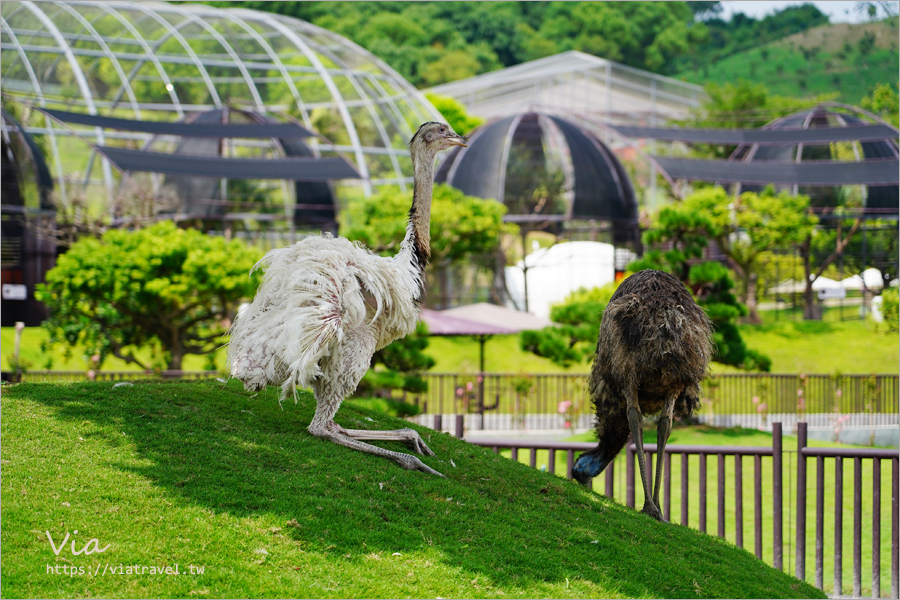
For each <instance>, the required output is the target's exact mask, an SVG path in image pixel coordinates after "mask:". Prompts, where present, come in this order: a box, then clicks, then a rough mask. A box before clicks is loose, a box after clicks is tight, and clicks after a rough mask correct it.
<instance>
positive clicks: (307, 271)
mask: <svg viewBox="0 0 900 600" xmlns="http://www.w3.org/2000/svg"><path fill="white" fill-rule="evenodd" d="M404 250H406V251H404ZM410 259H411V255H410V253H409V251H408V248H404V249H403V250H401V252H400V253H399V254H398V255H397V256H395V257H391V258H385V257H381V256H377V255H375V254H372V253H371V252H369V251H368V250H366V249H365V248H362V247H360V246H359V245H358V244H354V243H353V242H350V241H349V240H347V239H344V238H334V237H332V236H331V235H330V234H325V235H323V236H321V237H309V238H306V239H304V240H301V241H300V242H297V243H296V244H294V245H292V246H288V247H287V248H279V249H276V250H272V251H270V252H269V253H267V254H266V255H265V256H264V257H263V258H262V260H260V261H259V263H257V265H256V267H254V269H258V268H262V269H264V270H265V274H264V276H263V281H262V284H261V285H260V287H259V290H258V291H257V293H256V297H255V298H254V300H253V303H252V304H250V306H248V307H247V308H246V309H245V310H244V311H242V312H241V314H240V315H239V316H238V318H236V319H235V322H234V325H233V326H232V329H231V343H230V344H229V349H228V362H229V365H230V367H231V374H232V376H234V377H236V378H237V379H240V380H241V381H243V382H244V386H245V388H247V389H250V390H258V389H260V388H262V387H263V386H265V385H266V384H267V383H280V384H281V398H282V400H283V399H285V398H287V396H288V395H289V394H291V393H293V391H294V390H295V389H296V387H297V386H299V387H309V386H310V385H312V382H313V381H314V380H315V379H316V378H317V377H319V376H320V375H321V374H322V367H323V364H324V361H328V360H334V359H336V356H335V348H336V346H337V345H339V344H340V343H341V341H342V340H343V338H344V336H345V335H346V334H347V333H348V332H350V331H353V330H356V329H358V328H360V327H365V328H367V329H368V330H369V331H370V332H371V333H372V335H374V337H375V339H376V340H377V348H378V349H380V348H383V347H384V346H386V345H388V344H389V343H391V342H392V341H394V340H396V339H398V338H401V337H403V336H405V335H408V334H409V333H411V332H412V331H413V330H415V327H416V321H417V320H418V318H419V307H418V304H417V302H416V301H415V298H417V297H418V295H419V290H420V288H421V280H420V275H419V271H418V269H417V268H415V266H414V265H413V263H412V262H411V260H410ZM368 358H369V357H366V360H368Z"/></svg>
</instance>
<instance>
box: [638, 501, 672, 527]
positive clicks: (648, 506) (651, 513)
mask: <svg viewBox="0 0 900 600" xmlns="http://www.w3.org/2000/svg"><path fill="white" fill-rule="evenodd" d="M641 512H642V513H644V514H645V515H647V516H648V517H652V518H654V519H656V520H657V521H659V522H661V523H668V521H666V520H665V519H663V516H662V511H661V510H659V507H657V506H656V505H655V504H654V503H652V502H644V508H642V509H641Z"/></svg>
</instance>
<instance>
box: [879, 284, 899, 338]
mask: <svg viewBox="0 0 900 600" xmlns="http://www.w3.org/2000/svg"><path fill="white" fill-rule="evenodd" d="M881 298H882V303H881V314H882V315H884V322H885V325H886V326H887V330H888V332H895V331H897V330H898V329H900V311H898V304H900V302H898V301H900V297H898V292H897V288H886V289H885V290H884V291H883V292H882V293H881Z"/></svg>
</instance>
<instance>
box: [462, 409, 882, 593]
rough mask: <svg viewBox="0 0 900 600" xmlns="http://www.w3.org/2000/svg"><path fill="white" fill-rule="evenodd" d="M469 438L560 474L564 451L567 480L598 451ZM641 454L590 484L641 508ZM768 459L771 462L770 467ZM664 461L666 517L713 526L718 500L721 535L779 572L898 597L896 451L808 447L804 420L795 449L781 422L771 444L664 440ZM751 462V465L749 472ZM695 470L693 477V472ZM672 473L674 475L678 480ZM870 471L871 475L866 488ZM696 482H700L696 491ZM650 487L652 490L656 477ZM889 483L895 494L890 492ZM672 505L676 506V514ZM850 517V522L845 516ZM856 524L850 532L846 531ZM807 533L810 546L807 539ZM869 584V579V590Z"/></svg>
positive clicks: (578, 445) (628, 455)
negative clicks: (786, 442)
mask: <svg viewBox="0 0 900 600" xmlns="http://www.w3.org/2000/svg"><path fill="white" fill-rule="evenodd" d="M457 435H460V436H461V435H462V422H461V419H457ZM468 441H470V442H471V443H473V444H476V445H479V446H485V447H488V448H492V449H493V450H494V452H500V451H501V449H508V450H509V451H510V455H511V458H512V459H513V460H521V459H520V456H519V451H521V450H526V451H528V463H529V464H530V465H531V466H532V467H538V465H539V462H541V463H542V464H541V467H543V468H546V469H547V470H548V471H549V472H550V473H555V472H556V471H557V461H558V458H561V457H558V456H557V453H558V452H560V453H565V463H564V464H565V467H564V468H565V474H566V477H568V478H569V479H571V478H572V467H573V465H574V463H575V457H576V453H578V452H583V451H585V450H589V449H591V448H594V447H595V444H592V443H585V442H540V441H531V440H522V439H517V440H515V439H484V438H475V439H471V440H468ZM651 446H653V447H651ZM644 450H645V453H646V462H647V464H648V465H649V467H648V468H649V470H650V474H651V479H652V475H653V474H654V473H655V470H654V469H653V459H654V456H655V454H656V448H655V446H654V445H653V444H649V445H645V446H644ZM539 452H540V453H541V454H540V461H539ZM635 454H636V449H635V446H634V444H629V445H628V446H627V450H626V452H625V456H624V457H622V456H619V457H618V458H617V459H616V460H615V461H613V463H611V464H610V465H609V466H608V467H607V468H606V470H605V471H604V474H603V475H602V476H601V477H599V478H597V480H598V481H595V482H592V484H591V485H592V486H593V487H594V489H595V490H596V491H598V492H599V493H602V494H605V495H606V496H609V497H610V498H613V499H615V500H617V501H619V502H624V503H625V504H627V505H628V506H630V507H635V495H636V494H638V493H640V494H641V495H643V490H642V488H641V487H640V485H641V482H640V477H636V476H635V464H636V463H637V461H636V460H635ZM673 457H674V458H673ZM694 459H695V460H694ZM710 459H712V460H714V462H715V465H714V467H713V466H711V465H709V463H710V462H711V460H710ZM763 459H766V461H765V463H764V462H763ZM810 459H815V472H816V475H815V477H814V478H813V477H810V476H809V471H808V465H807V463H808V462H809V460H810ZM663 460H664V461H665V463H664V465H663V484H662V492H661V496H660V501H661V504H662V506H661V509H662V511H663V515H664V517H665V518H666V519H667V520H674V518H673V515H678V518H679V521H678V522H679V523H680V524H681V525H685V526H690V527H695V528H697V529H699V530H700V531H702V532H707V529H708V523H707V521H708V517H709V511H708V508H709V504H710V500H712V501H713V502H714V504H715V510H716V512H715V525H716V528H715V534H716V535H718V536H720V537H722V538H726V539H728V540H729V541H731V542H732V543H734V544H735V545H737V546H738V547H741V548H743V547H745V545H748V544H751V543H752V548H753V552H754V553H755V554H756V556H757V557H758V558H759V559H761V560H765V561H766V562H768V563H769V564H771V565H772V566H774V567H775V568H777V569H781V570H787V571H790V570H791V565H792V564H793V572H794V574H795V575H796V576H797V577H798V578H800V579H805V580H807V581H810V582H811V583H813V584H814V585H816V586H817V587H818V588H820V589H822V590H826V587H828V588H829V589H828V591H830V592H831V595H832V596H839V595H842V594H846V593H850V594H852V595H853V596H854V597H860V596H862V595H863V594H864V592H866V593H868V594H870V595H871V596H872V597H876V598H877V597H881V596H882V591H883V590H884V591H885V592H887V588H888V586H889V588H890V597H891V598H898V593H900V577H898V564H900V560H898V529H900V525H898V497H900V473H898V453H897V451H896V450H876V449H850V448H812V447H809V446H807V427H806V423H802V422H801V423H799V424H798V443H797V448H796V449H795V450H790V449H786V448H784V447H783V444H782V427H781V423H774V424H773V436H772V447H771V448H770V447H748V446H684V445H675V444H672V445H667V446H666V451H665V456H664V458H663ZM826 460H827V462H828V464H829V466H828V467H827V468H826ZM544 461H546V462H544ZM623 461H624V463H625V464H624V466H623V465H622V464H621V463H622V462H623ZM748 461H749V462H750V470H749V471H745V463H746V462H748ZM845 461H847V462H845ZM850 462H852V469H851V468H850V464H849V463H850ZM729 463H730V464H729ZM884 463H887V464H884ZM673 465H674V469H673ZM785 467H787V468H785ZM694 469H696V471H695V472H696V473H697V476H696V478H692V477H691V473H692V472H694ZM673 470H674V471H675V472H676V475H675V476H674V477H673ZM622 471H624V475H625V481H624V485H623V482H622V477H621V474H622ZM712 471H715V475H713V474H712ZM845 471H850V477H851V478H852V485H850V486H847V485H845V484H844V479H845ZM764 473H765V475H767V476H771V479H769V477H767V476H764ZM864 476H865V479H867V481H866V484H865V485H864V483H863V482H864ZM785 478H787V482H785ZM673 482H675V487H674V489H673ZM692 482H694V483H695V484H697V485H696V487H695V486H694V485H692ZM648 483H649V485H650V486H651V487H652V485H653V484H652V481H651V482H648ZM785 483H787V485H785ZM713 486H715V487H713ZM887 486H889V488H890V495H888V494H887V493H886V491H885V490H884V488H885V487H887ZM623 487H624V489H622V488H623ZM848 489H851V490H852V496H850V497H848V498H846V500H847V501H846V502H845V495H846V492H847V491H848ZM673 504H675V505H676V512H673V510H672V507H673ZM745 507H746V508H745ZM864 514H865V518H863V515H864ZM847 516H850V518H845V517H847ZM829 519H833V528H831V529H830V530H829V535H830V537H831V540H826V537H827V536H826V529H825V523H826V522H827V521H828V520H829ZM745 520H746V521H749V522H750V523H751V524H752V525H751V528H752V542H751V541H750V539H746V538H745V536H744V533H745V532H744V523H745ZM850 521H852V529H850V530H849V535H848V536H847V537H845V536H844V533H845V530H847V529H848V528H847V526H846V525H847V524H848V523H849V522H850ZM785 525H787V529H788V531H787V535H785ZM885 537H887V538H888V540H887V543H886V542H885ZM810 539H811V540H812V541H813V545H812V546H808V545H807V541H809V540H810ZM827 541H830V542H831V547H832V551H830V552H829V551H828V550H826V547H827V545H826V542H827ZM791 542H793V545H792V544H791ZM864 543H866V544H868V545H869V546H868V547H869V548H870V552H868V553H867V556H866V561H865V562H866V563H867V564H868V566H869V567H870V571H869V573H864V569H863V563H864V561H863V551H862V549H863V544H864ZM785 545H787V553H786V552H785ZM748 549H749V548H748ZM846 550H850V553H851V554H852V558H851V561H850V562H849V564H848V563H845V561H844V553H845V551H846ZM888 555H889V557H890V558H889V566H888ZM791 558H793V560H791ZM808 562H811V563H812V564H813V567H814V568H813V570H812V571H811V572H808V571H807V569H806V565H807V563H808ZM885 567H886V568H885ZM826 572H828V573H830V574H831V578H830V579H831V580H830V581H829V580H827V579H826V577H825V574H826ZM888 572H889V573H888ZM845 574H846V575H849V576H850V580H851V581H850V585H849V586H848V585H846V584H845ZM826 581H827V582H828V585H827V586H826ZM864 583H865V584H868V585H865V587H864Z"/></svg>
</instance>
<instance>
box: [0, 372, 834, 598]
mask: <svg viewBox="0 0 900 600" xmlns="http://www.w3.org/2000/svg"><path fill="white" fill-rule="evenodd" d="M2 406H3V419H2V439H3V457H2V459H3V462H2V470H3V486H2V503H3V509H4V510H3V528H2V534H0V535H2V545H3V555H2V572H3V582H2V586H3V587H2V595H3V596H4V597H38V596H41V597H74V596H92V597H123V596H130V597H173V596H174V597H273V596H281V597H344V598H350V597H360V596H364V597H403V596H415V597H433V596H442V597H456V596H465V597H533V598H537V597H556V598H567V597H594V598H597V597H601V598H602V597H607V598H611V597H634V598H642V597H646V598H649V597H679V598H689V597H732V598H736V597H759V598H778V597H790V598H802V597H824V595H823V594H821V592H819V591H818V590H816V589H815V588H813V587H811V586H809V585H808V584H806V583H802V582H800V581H798V580H796V579H794V578H793V577H791V576H789V575H786V574H783V573H781V572H778V571H776V570H774V569H771V568H769V567H767V566H766V565H765V564H763V563H762V562H760V561H758V560H756V559H755V558H754V557H753V556H751V555H750V554H749V553H748V552H745V551H742V550H738V549H736V548H735V547H733V546H731V545H730V544H728V543H726V542H724V541H722V540H719V539H717V538H714V537H711V536H706V535H703V534H700V533H698V532H696V531H694V530H691V529H687V528H684V527H681V526H678V525H664V524H660V523H657V522H655V521H652V520H650V519H649V518H647V517H644V516H643V515H640V514H638V513H635V512H634V511H632V510H629V509H627V508H625V507H622V506H620V505H617V504H615V503H612V502H610V501H608V500H606V499H605V498H602V497H600V496H597V495H595V494H593V493H591V492H588V491H586V490H584V489H583V488H581V487H579V486H577V485H575V484H573V483H570V482H567V481H565V480H562V479H560V478H558V477H554V476H552V475H548V474H545V473H541V472H539V471H537V470H534V469H530V468H528V467H526V466H523V465H520V464H517V463H513V462H512V461H509V460H506V459H504V458H501V457H499V456H496V455H494V454H493V453H491V452H489V451H487V450H484V449H481V448H477V447H474V446H471V445H469V444H466V443H464V442H461V441H459V440H456V439H453V438H452V437H450V436H447V435H446V434H438V433H435V432H433V431H431V430H428V429H421V432H422V434H423V437H424V438H425V439H426V441H427V443H428V444H429V445H430V446H431V448H432V449H433V450H434V451H435V452H436V453H437V456H435V457H431V458H426V459H425V462H427V463H428V464H429V465H431V466H432V467H434V468H436V469H438V470H440V471H442V472H443V473H445V474H446V475H447V478H446V479H440V478H437V477H433V476H427V475H424V474H422V473H418V472H408V471H404V470H402V469H401V468H399V467H398V466H397V465H395V464H394V463H391V462H389V461H386V460H384V459H381V458H378V457H374V456H370V455H364V454H361V453H358V452H354V451H351V450H348V449H345V448H342V447H340V446H337V445H334V444H330V443H327V442H323V441H321V440H319V439H317V438H313V437H312V436H310V435H309V434H308V433H307V432H306V429H305V425H306V424H307V423H308V421H309V419H310V417H311V415H312V411H313V408H314V401H313V399H312V397H311V396H309V395H308V394H301V396H300V403H299V404H297V405H294V404H292V403H285V405H284V410H281V409H280V408H279V405H278V403H277V402H276V399H275V392H274V391H273V390H271V389H270V390H267V391H266V392H263V393H260V394H258V395H256V396H255V397H251V396H250V395H249V394H247V393H245V392H244V391H243V390H242V389H241V388H240V385H239V384H238V383H237V382H234V381H232V382H229V383H228V384H227V385H223V384H222V383H219V382H215V381H211V382H210V381H206V382H194V383H183V382H173V383H136V384H134V385H130V386H129V385H121V384H120V385H119V386H118V387H115V386H114V384H112V383H107V382H104V383H84V384H71V385H49V384H21V385H18V386H12V387H6V388H4V390H3V401H2ZM338 422H339V423H340V424H342V425H344V426H347V427H356V428H373V429H375V428H377V429H389V428H397V427H402V426H405V425H406V424H405V423H403V422H401V421H397V420H395V419H391V418H389V417H385V416H383V415H380V414H377V413H370V412H366V411H364V410H359V409H354V408H352V407H349V406H347V407H343V408H342V409H341V411H340V412H339V414H338ZM387 446H389V447H392V448H394V449H400V450H404V451H405V448H403V447H401V446H400V445H398V444H387ZM75 530H77V531H78V533H77V534H75V533H74V531H75ZM45 532H49V533H50V535H51V537H52V539H53V544H54V545H56V546H57V548H58V549H59V550H60V552H59V554H58V555H57V554H55V553H54V549H53V547H52V546H51V543H50V541H49V540H48V539H47V535H46V533H45ZM67 532H68V533H70V535H71V537H70V541H69V542H67V543H66V545H65V547H63V548H59V546H60V544H61V542H62V540H63V539H64V536H65V535H66V533H67ZM90 539H97V540H98V542H96V543H94V544H93V546H91V544H89V543H88V541H89V540H90ZM71 540H75V542H74V543H72V542H71ZM86 544H87V545H88V547H89V550H90V549H96V548H97V547H100V548H102V547H104V546H106V545H107V544H108V545H109V547H108V548H107V549H106V551H105V552H103V553H99V552H94V553H91V554H87V553H85V554H78V555H74V554H73V553H72V551H71V546H74V548H75V550H76V551H77V550H80V549H82V548H83V547H84V546H85V545H86ZM175 565H177V569H178V572H179V575H174V574H166V573H165V572H164V568H165V567H167V566H168V567H170V568H172V569H173V570H174V568H175ZM151 567H152V568H155V569H159V570H162V571H163V572H162V573H157V572H154V571H151V570H149V569H150V568H151ZM200 569H202V570H203V572H202V574H199V573H198V571H199V570H200ZM129 572H130V574H129ZM73 573H74V574H73Z"/></svg>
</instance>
